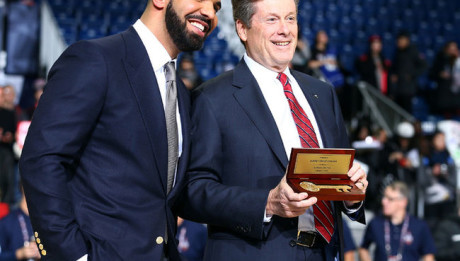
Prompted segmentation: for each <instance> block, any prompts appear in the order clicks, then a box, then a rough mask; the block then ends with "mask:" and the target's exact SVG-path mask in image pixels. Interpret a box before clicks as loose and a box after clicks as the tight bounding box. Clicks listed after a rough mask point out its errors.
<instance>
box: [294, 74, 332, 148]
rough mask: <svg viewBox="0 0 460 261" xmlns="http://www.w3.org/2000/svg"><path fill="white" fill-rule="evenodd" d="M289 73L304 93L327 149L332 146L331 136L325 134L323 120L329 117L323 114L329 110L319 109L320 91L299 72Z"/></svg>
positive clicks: (325, 129)
mask: <svg viewBox="0 0 460 261" xmlns="http://www.w3.org/2000/svg"><path fill="white" fill-rule="evenodd" d="M291 73H292V75H293V76H294V77H295V79H296V81H297V83H298V84H299V86H300V89H302V92H303V93H304V95H305V98H307V101H308V104H309V105H310V107H311V110H312V111H313V114H314V115H315V119H316V122H317V123H318V129H319V132H320V135H321V140H322V141H323V146H324V147H325V148H328V147H329V146H331V144H332V141H331V138H332V136H331V134H330V133H327V129H328V128H327V127H328V126H326V124H325V122H324V120H325V119H326V117H330V115H329V116H327V115H326V114H325V112H326V111H328V110H329V109H326V108H321V105H320V103H319V99H318V98H317V97H318V95H320V94H321V93H320V92H319V91H320V90H318V88H317V86H316V85H315V84H314V83H313V82H312V81H310V79H308V78H307V77H305V76H303V75H301V74H300V73H299V72H297V71H292V70H291ZM328 106H331V105H328Z"/></svg>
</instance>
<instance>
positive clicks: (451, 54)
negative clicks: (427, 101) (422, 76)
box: [430, 41, 460, 116]
mask: <svg viewBox="0 0 460 261" xmlns="http://www.w3.org/2000/svg"><path fill="white" fill-rule="evenodd" d="M458 57H459V50H458V46H457V43H456V42H453V41H451V42H447V43H446V44H445V45H444V47H443V48H442V49H441V51H439V53H438V55H437V56H436V58H435V60H434V63H433V67H432V68H431V70H430V78H431V79H432V80H433V81H435V82H436V84H437V86H436V90H435V93H434V99H432V102H433V104H432V106H433V111H434V112H435V113H441V114H443V115H446V116H450V114H452V112H454V111H455V110H457V109H459V108H460V105H459V104H460V103H459V102H458V101H459V100H460V89H457V88H456V87H455V86H456V81H455V78H454V68H455V64H456V61H457V59H458Z"/></svg>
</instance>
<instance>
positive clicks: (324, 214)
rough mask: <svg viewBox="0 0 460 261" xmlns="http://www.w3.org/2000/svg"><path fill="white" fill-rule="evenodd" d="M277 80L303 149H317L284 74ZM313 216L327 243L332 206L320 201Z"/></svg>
mask: <svg viewBox="0 0 460 261" xmlns="http://www.w3.org/2000/svg"><path fill="white" fill-rule="evenodd" d="M277 79H278V80H279V81H280V82H281V84H282V85H283V89H284V94H285V95H286V98H287V100H288V102H289V107H290V108H291V113H292V118H294V122H295V125H296V127H297V132H298V133H299V138H300V143H301V144H302V147H304V148H319V143H318V139H317V138H316V133H315V129H314V128H313V125H312V124H311V122H310V120H309V119H308V117H307V114H306V113H305V111H304V110H303V109H302V107H301V106H300V104H299V103H298V102H297V99H296V98H295V96H294V92H293V91H292V86H291V84H290V83H289V80H288V78H287V76H286V74H284V73H279V74H278V77H277ZM313 215H314V216H315V228H316V230H317V231H318V233H320V234H321V236H323V237H324V239H325V240H326V241H327V242H328V243H329V242H330V241H331V238H332V234H334V217H333V215H332V205H331V202H330V201H324V200H320V201H318V202H317V203H316V204H315V205H314V206H313Z"/></svg>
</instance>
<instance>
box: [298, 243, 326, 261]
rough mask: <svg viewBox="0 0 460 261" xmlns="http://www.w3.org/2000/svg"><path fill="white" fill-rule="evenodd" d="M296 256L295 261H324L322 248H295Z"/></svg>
mask: <svg viewBox="0 0 460 261" xmlns="http://www.w3.org/2000/svg"><path fill="white" fill-rule="evenodd" d="M296 248H297V254H296V259H295V260H296V261H324V260H326V256H325V255H324V249H323V248H308V247H304V246H296Z"/></svg>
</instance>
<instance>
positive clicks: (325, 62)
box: [308, 30, 345, 88]
mask: <svg viewBox="0 0 460 261" xmlns="http://www.w3.org/2000/svg"><path fill="white" fill-rule="evenodd" d="M328 42H329V38H328V36H327V34H326V32H325V31H322V30H321V31H319V32H318V33H317V34H316V38H315V42H314V44H313V46H312V47H311V48H312V49H311V60H310V61H309V62H308V67H309V69H310V71H311V74H312V75H313V76H315V77H316V78H319V79H320V80H323V81H327V82H329V83H330V84H332V85H333V86H334V87H335V88H340V87H342V86H343V85H344V84H345V82H344V77H343V74H342V72H341V71H340V68H339V63H338V61H337V53H336V50H334V49H333V48H332V47H331V46H329V44H328Z"/></svg>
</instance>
